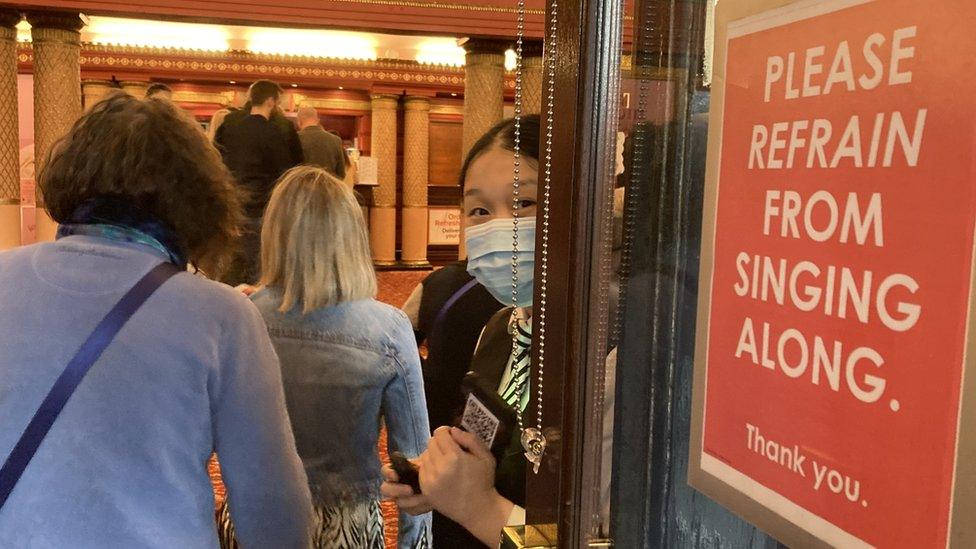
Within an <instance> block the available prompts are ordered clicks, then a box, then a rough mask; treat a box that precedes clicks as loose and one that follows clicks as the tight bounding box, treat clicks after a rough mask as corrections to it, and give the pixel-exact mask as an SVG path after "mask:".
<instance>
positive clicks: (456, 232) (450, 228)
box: [427, 207, 461, 246]
mask: <svg viewBox="0 0 976 549" xmlns="http://www.w3.org/2000/svg"><path fill="white" fill-rule="evenodd" d="M427 223H428V234H427V243H428V244H432V245H442V246H457V245H458V244H460V243H461V210H459V209H457V208H436V207H435V208H430V215H428V216H427Z"/></svg>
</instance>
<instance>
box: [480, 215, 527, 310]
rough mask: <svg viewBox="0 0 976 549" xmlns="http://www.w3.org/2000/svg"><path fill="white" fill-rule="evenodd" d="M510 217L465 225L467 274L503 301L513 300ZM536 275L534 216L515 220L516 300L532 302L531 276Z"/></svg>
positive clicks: (522, 303)
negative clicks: (516, 249)
mask: <svg viewBox="0 0 976 549" xmlns="http://www.w3.org/2000/svg"><path fill="white" fill-rule="evenodd" d="M512 227H513V223H512V219H511V218H509V219H494V220H492V221H489V222H487V223H482V224H481V225H475V226H474V227H468V228H467V229H465V232H464V242H465V244H466V245H467V247H468V274H470V275H471V276H473V277H475V278H476V279H477V280H478V282H479V283H480V284H481V285H482V286H484V287H485V288H486V289H487V290H488V293H490V294H491V295H492V296H494V298H495V299H497V300H498V301H500V302H501V303H503V304H505V305H511V304H512ZM534 276H535V217H520V218H519V221H518V302H517V303H516V305H518V306H519V307H528V306H529V305H532V280H533V277H534Z"/></svg>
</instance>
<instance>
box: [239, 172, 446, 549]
mask: <svg viewBox="0 0 976 549" xmlns="http://www.w3.org/2000/svg"><path fill="white" fill-rule="evenodd" d="M261 270H262V277H261V283H260V286H261V287H262V288H261V289H259V290H258V291H257V292H256V293H254V294H253V295H252V300H253V301H254V303H255V305H257V307H258V310H260V311H261V314H262V315H263V316H264V320H265V322H266V323H267V325H268V331H269V332H270V334H271V340H272V342H273V343H274V346H275V349H276V350H277V352H278V357H279V358H280V360H281V370H282V379H283V382H284V386H285V400H286V404H287V407H288V413H289V416H290V417H291V422H292V428H293V430H294V433H295V441H296V444H297V446H298V454H299V456H300V457H301V458H302V462H303V463H304V465H305V472H306V473H307V474H308V481H309V488H310V489H311V493H312V500H313V504H314V505H315V507H316V512H317V516H318V527H317V530H316V533H315V545H316V547H328V548H330V549H333V548H336V549H341V548H345V547H348V548H357V549H358V548H374V547H375V548H379V549H382V547H383V546H384V540H383V518H382V515H381V513H380V504H379V501H380V493H379V488H380V483H381V481H382V475H381V471H380V460H379V457H378V456H377V453H376V445H377V441H378V438H379V430H380V420H381V418H382V419H383V420H385V423H386V427H387V432H388V440H389V445H390V450H391V451H392V450H399V451H400V452H402V453H403V454H405V455H406V456H407V457H409V458H412V457H416V456H418V455H420V454H421V453H423V451H424V450H425V448H426V447H427V440H428V439H429V438H430V430H429V427H428V421H427V408H426V403H425V401H424V388H423V381H422V378H421V371H420V357H419V355H418V352H417V345H416V342H415V340H414V335H413V330H412V328H411V325H410V322H409V321H408V320H407V317H406V315H405V314H403V313H402V312H400V310H398V309H395V308H393V307H390V306H388V305H384V304H382V303H380V302H378V301H376V300H375V299H374V298H375V296H376V275H375V274H374V272H373V264H372V260H371V259H370V252H369V240H368V238H367V234H366V228H365V226H364V223H363V216H362V213H361V212H360V210H359V204H357V203H356V200H355V198H354V197H353V194H352V191H351V190H350V189H349V188H348V187H347V186H346V185H344V184H343V183H342V182H341V181H339V180H338V179H335V178H334V177H332V176H331V175H329V174H328V173H327V172H326V171H325V170H323V169H321V168H316V167H311V166H300V167H297V168H293V169H292V170H290V171H288V172H286V173H285V175H284V176H282V178H281V180H280V181H279V183H278V184H277V186H276V187H275V190H274V193H273V194H272V195H271V201H270V202H269V204H268V210H267V213H266V214H265V216H264V227H263V230H262V232H261ZM399 524H400V535H399V545H400V547H402V548H413V547H430V539H429V536H430V515H429V514H426V515H421V516H417V517H414V516H410V515H407V514H401V516H400V521H399Z"/></svg>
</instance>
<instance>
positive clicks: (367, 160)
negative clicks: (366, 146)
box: [356, 156, 380, 185]
mask: <svg viewBox="0 0 976 549" xmlns="http://www.w3.org/2000/svg"><path fill="white" fill-rule="evenodd" d="M356 168H357V170H358V172H357V173H358V174H359V181H358V183H357V184H359V185H379V184H380V181H379V165H378V164H377V163H376V159H375V158H373V157H372V156H360V157H359V163H358V164H357V165H356Z"/></svg>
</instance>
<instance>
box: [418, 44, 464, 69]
mask: <svg viewBox="0 0 976 549" xmlns="http://www.w3.org/2000/svg"><path fill="white" fill-rule="evenodd" d="M416 60H417V62H418V63H423V64H426V65H448V66H452V67H463V66H464V48H462V47H459V46H458V45H457V43H456V42H455V40H454V39H453V38H430V39H428V40H424V41H423V42H421V43H420V44H418V45H417V57H416Z"/></svg>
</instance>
